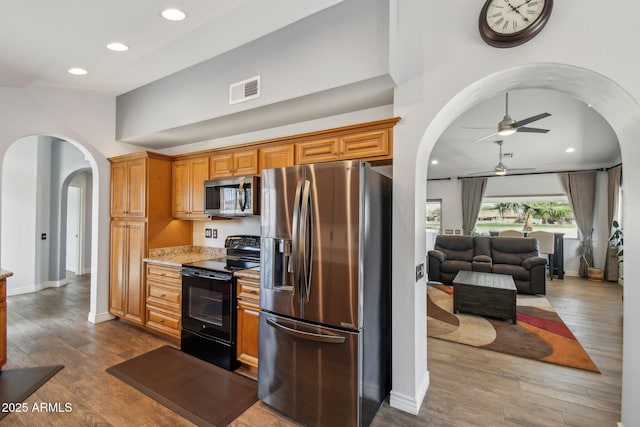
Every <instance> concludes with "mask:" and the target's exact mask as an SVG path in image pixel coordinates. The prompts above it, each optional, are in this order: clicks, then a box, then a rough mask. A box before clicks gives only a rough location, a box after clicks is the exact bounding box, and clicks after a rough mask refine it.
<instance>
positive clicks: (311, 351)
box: [258, 161, 391, 426]
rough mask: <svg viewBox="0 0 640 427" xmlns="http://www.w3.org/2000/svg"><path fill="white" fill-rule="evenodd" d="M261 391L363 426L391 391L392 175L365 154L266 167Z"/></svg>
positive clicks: (288, 408) (317, 417)
mask: <svg viewBox="0 0 640 427" xmlns="http://www.w3.org/2000/svg"><path fill="white" fill-rule="evenodd" d="M261 191H262V212H261V223H262V236H261V239H262V240H261V246H262V248H261V251H262V252H261V262H260V308H261V311H260V332H259V333H260V341H259V367H258V398H259V399H261V400H262V401H263V402H265V403H266V404H268V405H270V406H272V407H274V408H276V409H278V410H279V411H281V412H283V413H284V414H286V415H288V416H290V417H291V418H293V419H295V420H297V421H299V422H301V423H303V424H305V425H314V426H340V425H344V426H363V425H368V424H369V423H370V422H371V420H372V419H373V417H374V416H375V414H376V412H377V410H378V408H379V406H380V404H381V402H382V401H383V400H384V398H385V397H386V395H387V393H388V392H389V389H390V361H391V349H390V344H391V339H390V338H391V313H390V303H391V180H390V179H389V178H388V177H386V176H384V175H382V174H380V173H378V172H376V171H375V170H373V169H372V168H371V166H370V165H369V164H368V163H365V162H362V161H342V162H331V163H320V164H313V165H303V166H293V167H288V168H278V169H267V170H264V171H263V172H262V190H261Z"/></svg>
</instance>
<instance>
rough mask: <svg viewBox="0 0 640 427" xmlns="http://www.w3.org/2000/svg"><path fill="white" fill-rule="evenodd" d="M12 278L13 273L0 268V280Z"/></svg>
mask: <svg viewBox="0 0 640 427" xmlns="http://www.w3.org/2000/svg"><path fill="white" fill-rule="evenodd" d="M11 276H13V272H11V271H9V270H5V269H4V268H0V280H4V279H6V278H7V277H11Z"/></svg>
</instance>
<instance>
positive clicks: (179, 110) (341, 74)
mask: <svg viewBox="0 0 640 427" xmlns="http://www.w3.org/2000/svg"><path fill="white" fill-rule="evenodd" d="M386 3H387V2H386V1H385V0H350V1H345V2H342V3H340V4H338V5H336V6H334V7H331V8H329V9H326V10H323V11H321V12H319V13H317V14H315V15H312V16H310V17H308V18H306V19H303V20H301V21H299V22H296V23H293V24H292V25H290V26H288V27H285V28H283V29H281V30H279V31H276V32H274V33H271V34H268V35H266V36H265V37H263V38H261V39H259V40H256V41H254V42H251V43H247V44H245V45H244V46H241V47H240V48H238V49H235V50H233V51H231V52H228V53H225V54H223V55H220V56H219V57H216V58H213V59H210V60H208V61H204V62H202V63H200V64H197V65H195V66H192V67H190V68H188V69H186V70H184V71H182V72H179V73H176V74H173V75H170V76H168V77H165V78H163V79H160V80H157V81H155V82H153V83H150V84H148V85H146V86H143V87H141V88H138V89H135V90H133V91H131V92H129V93H126V94H123V95H120V96H119V97H118V99H117V102H118V112H117V114H118V116H117V137H118V139H124V140H126V139H127V138H135V137H137V136H139V135H145V134H149V133H153V132H158V131H164V130H169V129H175V128H178V127H180V126H184V125H191V124H194V123H199V122H204V121H207V120H212V119H215V118H220V117H225V116H227V118H228V121H226V122H221V123H220V125H219V126H218V128H221V127H224V126H226V125H228V122H229V121H231V120H233V117H230V116H231V115H234V114H235V115H237V114H238V113H242V112H244V111H247V110H258V109H259V108H260V107H264V106H269V105H274V104H277V103H279V102H282V101H288V100H293V99H296V98H301V97H304V96H307V95H310V94H316V93H321V92H325V91H328V90H330V89H334V88H338V87H345V86H347V85H350V84H352V83H355V82H363V81H367V80H370V79H375V78H378V77H380V76H384V75H387V74H388V70H389V67H388V62H389V60H388V39H389V37H388V23H387V20H388V6H387V5H386ZM345 17H349V18H348V19H346V18H345ZM256 75H260V79H261V91H260V97H259V98H257V99H252V100H251V101H248V102H244V103H238V104H233V105H229V85H230V84H231V83H235V82H238V81H241V80H245V79H248V78H251V77H254V76H256ZM389 82H390V79H389ZM389 88H391V85H390V84H389ZM355 95H357V94H355ZM355 95H354V96H355ZM325 102H326V100H325ZM320 109H321V108H320V105H315V106H314V108H313V109H312V110H315V111H319V110H320ZM302 110H303V108H300V109H297V110H293V109H292V110H289V111H288V113H287V112H284V113H281V114H278V116H279V117H274V118H270V117H269V114H266V113H265V114H254V115H251V117H248V116H247V117H246V118H245V123H244V125H243V127H244V128H249V127H253V122H257V123H261V126H260V127H258V129H264V128H266V127H272V126H268V123H270V122H280V123H282V122H285V123H293V122H297V121H300V120H302V119H299V120H293V121H287V116H291V117H297V115H298V114H299V113H300V111H302ZM312 110H309V111H312ZM334 114H335V113H334ZM270 119H271V120H270ZM214 131H215V130H212V132H214Z"/></svg>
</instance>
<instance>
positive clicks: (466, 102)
mask: <svg viewBox="0 0 640 427" xmlns="http://www.w3.org/2000/svg"><path fill="white" fill-rule="evenodd" d="M394 4H395V5H396V6H397V8H398V14H399V19H398V21H399V22H401V23H402V26H404V27H405V31H406V33H405V32H404V31H401V32H400V42H399V43H397V45H398V46H403V47H402V49H405V50H406V49H409V50H410V51H411V53H412V57H413V55H416V56H418V57H419V58H421V59H422V61H423V65H424V67H423V69H424V72H416V73H407V76H406V77H405V79H404V80H403V81H401V82H400V85H399V87H398V88H397V89H396V93H395V111H396V115H399V116H401V117H402V118H403V120H402V121H401V122H400V123H399V124H398V126H396V135H395V141H396V144H395V145H394V171H396V173H395V174H394V206H395V209H394V257H393V258H394V272H393V274H394V277H393V282H394V307H398V306H399V305H398V304H403V305H404V307H405V308H406V307H409V306H411V305H410V304H411V302H412V301H411V300H409V299H408V298H406V296H407V295H409V294H410V292H409V289H414V290H415V292H414V293H415V294H419V295H420V297H422V292H420V293H419V292H418V289H420V288H421V287H422V285H423V284H422V283H416V284H414V280H413V274H412V272H413V271H414V269H415V264H416V263H417V262H421V260H423V259H424V256H425V253H424V249H423V248H424V241H425V233H424V220H423V216H424V205H423V198H424V194H425V192H426V187H427V185H426V169H427V167H428V166H427V165H426V163H427V162H426V161H425V160H426V159H428V157H429V153H430V151H431V149H432V147H433V146H434V145H435V143H436V141H437V139H438V137H439V136H440V135H441V134H442V131H443V130H444V129H445V128H446V126H448V125H449V124H450V123H451V122H452V121H453V120H454V119H455V118H456V117H458V116H459V115H460V114H461V113H462V112H464V111H466V110H467V109H469V108H470V107H472V106H473V105H477V104H478V103H479V102H481V101H483V100H487V99H489V98H491V97H493V96H495V95H497V94H499V93H502V92H504V91H506V90H514V89H519V88H534V87H539V88H545V89H552V90H559V91H562V92H565V93H567V94H569V95H571V96H574V97H576V98H577V99H579V100H581V101H583V102H585V103H588V104H591V105H593V106H594V107H595V109H596V111H598V112H599V113H600V114H601V115H602V116H603V117H604V118H605V119H606V120H607V121H608V122H609V123H610V124H611V126H612V128H613V129H614V131H615V132H616V134H617V136H618V140H619V141H620V146H621V153H622V159H623V168H624V173H625V212H624V214H623V216H624V218H625V234H626V235H627V239H626V242H627V244H626V245H625V253H626V255H627V259H629V258H632V259H633V258H634V256H635V254H636V253H640V243H638V239H634V238H633V237H631V238H629V236H636V235H638V234H640V228H639V227H640V225H639V224H637V222H636V223H635V224H634V222H633V221H632V217H631V215H632V213H633V212H635V211H637V209H638V208H640V187H638V186H636V185H634V183H637V182H640V169H639V168H638V166H639V165H638V164H637V163H638V162H640V156H638V147H637V138H638V135H640V107H639V106H638V102H637V100H638V99H640V81H639V80H638V79H637V75H636V76H634V74H637V73H636V71H637V69H638V68H639V67H640V60H638V58H637V57H636V56H634V55H629V54H628V53H627V52H626V49H625V47H624V46H623V44H621V43H618V42H617V41H618V40H633V39H635V38H637V35H638V34H637V25H635V21H634V19H635V16H637V14H638V13H640V5H639V4H636V3H632V2H628V3H626V4H625V13H624V14H620V13H619V11H616V10H614V9H615V8H614V9H610V10H609V9H605V8H601V7H597V6H598V5H597V3H596V2H595V0H588V1H585V0H583V1H580V2H578V1H577V0H567V1H563V2H555V4H554V10H553V15H552V17H551V19H550V21H549V24H548V25H547V27H546V28H545V29H544V30H543V31H542V32H541V33H540V34H539V35H538V36H537V37H536V38H535V39H534V40H533V41H531V42H529V43H526V44H524V45H522V46H519V47H516V48H511V49H496V48H492V47H490V46H487V45H485V44H484V43H483V42H482V40H481V39H480V37H479V34H478V30H477V21H478V14H479V12H480V5H478V6H477V7H476V8H461V7H460V5H459V4H457V2H430V3H429V11H428V12H429V13H426V11H425V5H424V2H422V1H419V0H407V1H403V2H394ZM608 21H615V22H616V23H617V25H615V26H607V27H606V28H604V27H599V26H597V25H592V24H594V23H597V22H608ZM451 22H455V23H456V24H455V25H451ZM422 33H424V34H425V35H424V37H423V38H422V39H421V41H422V44H423V46H422V47H423V49H420V50H419V49H411V48H410V47H409V48H407V46H412V45H416V44H417V43H416V42H415V39H414V38H412V37H411V35H412V34H413V35H414V37H415V35H416V34H422ZM443 34H446V43H444V42H443V36H442V35H443ZM403 36H404V38H403ZM402 49H399V50H402ZM594 52H598V54H597V55H595V54H594ZM392 57H394V58H396V57H395V56H392ZM396 59H398V61H402V56H401V55H398V57H397V58H396ZM413 62H415V61H412V63H410V64H402V65H403V66H404V68H405V69H409V68H410V66H411V65H414V63H413ZM398 171H402V173H397V172H398ZM406 188H413V191H406V190H404V191H403V189H406ZM396 190H398V191H396ZM418 205H419V206H418ZM406 212H408V214H407V213H406ZM412 212H413V214H412ZM409 221H411V223H412V225H408V224H407V223H408V222H409ZM400 243H402V245H400ZM412 243H413V244H412ZM631 276H632V277H633V278H632V279H631V280H632V281H634V280H640V267H638V266H636V265H633V264H630V263H628V264H627V265H625V277H626V278H627V279H629V277H631ZM624 292H625V296H624V323H625V327H624V349H623V386H622V387H623V388H622V421H623V423H624V424H625V425H635V423H636V421H637V420H638V419H640V407H638V406H637V405H635V403H634V402H635V400H636V396H638V395H640V362H639V361H638V360H640V359H639V358H638V357H637V356H638V354H640V336H639V335H638V334H636V333H635V332H634V331H635V328H634V327H633V326H632V325H637V324H639V323H640V310H638V305H640V289H638V287H629V286H627V287H625V289H624ZM424 314H425V310H423V308H422V306H417V305H416V311H415V316H413V319H407V318H406V317H408V316H407V315H405V316H403V320H405V321H407V320H413V322H414V323H416V324H418V322H423V316H424ZM394 322H396V317H394ZM403 326H404V324H403ZM396 332H399V333H398V334H396ZM416 338H417V337H416V334H415V333H414V331H407V332H402V331H398V330H397V329H395V328H394V347H396V348H404V349H405V350H409V349H412V348H414V349H415V352H413V353H412V354H410V355H408V356H402V355H401V360H400V361H398V362H396V361H397V358H395V354H394V369H393V374H394V388H396V378H398V375H396V374H397V373H398V374H400V375H402V379H403V380H404V379H405V378H406V377H407V376H408V375H407V374H406V373H403V370H406V369H407V366H408V365H409V364H408V363H407V361H408V360H407V359H409V358H411V357H412V358H413V359H415V360H420V359H421V358H423V357H424V358H426V352H425V351H421V349H420V347H419V346H415V345H414V344H412V343H411V342H412V341H414V340H415V339H416ZM414 366H415V369H414V370H413V371H414V372H413V378H415V379H414V381H413V384H414V385H416V384H419V383H421V382H424V380H423V379H426V380H427V381H428V371H426V369H425V370H424V371H423V370H422V369H423V367H422V365H420V364H419V363H416V364H414ZM410 380H411V379H410V378H409V379H408V380H407V381H408V383H410V382H409V381H410ZM398 386H399V387H402V388H403V389H406V386H405V385H404V384H402V383H401V384H398ZM414 390H419V389H418V387H415V388H414ZM409 391H411V390H409ZM415 396H416V397H417V400H418V401H420V395H419V394H418V393H416V394H415ZM391 403H392V405H394V401H393V394H392V402H391Z"/></svg>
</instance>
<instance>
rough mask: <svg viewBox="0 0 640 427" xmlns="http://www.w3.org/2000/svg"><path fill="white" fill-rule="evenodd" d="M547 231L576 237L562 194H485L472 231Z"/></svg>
mask: <svg viewBox="0 0 640 427" xmlns="http://www.w3.org/2000/svg"><path fill="white" fill-rule="evenodd" d="M507 229H512V230H513V229H515V230H522V231H534V230H535V231H538V230H539V231H549V232H552V233H564V237H565V238H570V239H571V238H573V239H575V238H577V237H578V229H577V228H576V224H575V221H574V220H573V212H572V211H571V206H570V205H569V200H568V199H567V196H566V195H546V196H545V195H542V196H508V197H485V198H484V199H483V200H482V205H481V207H480V213H479V214H478V221H477V222H476V228H475V232H476V233H479V234H493V235H497V233H499V232H500V231H501V230H507Z"/></svg>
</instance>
